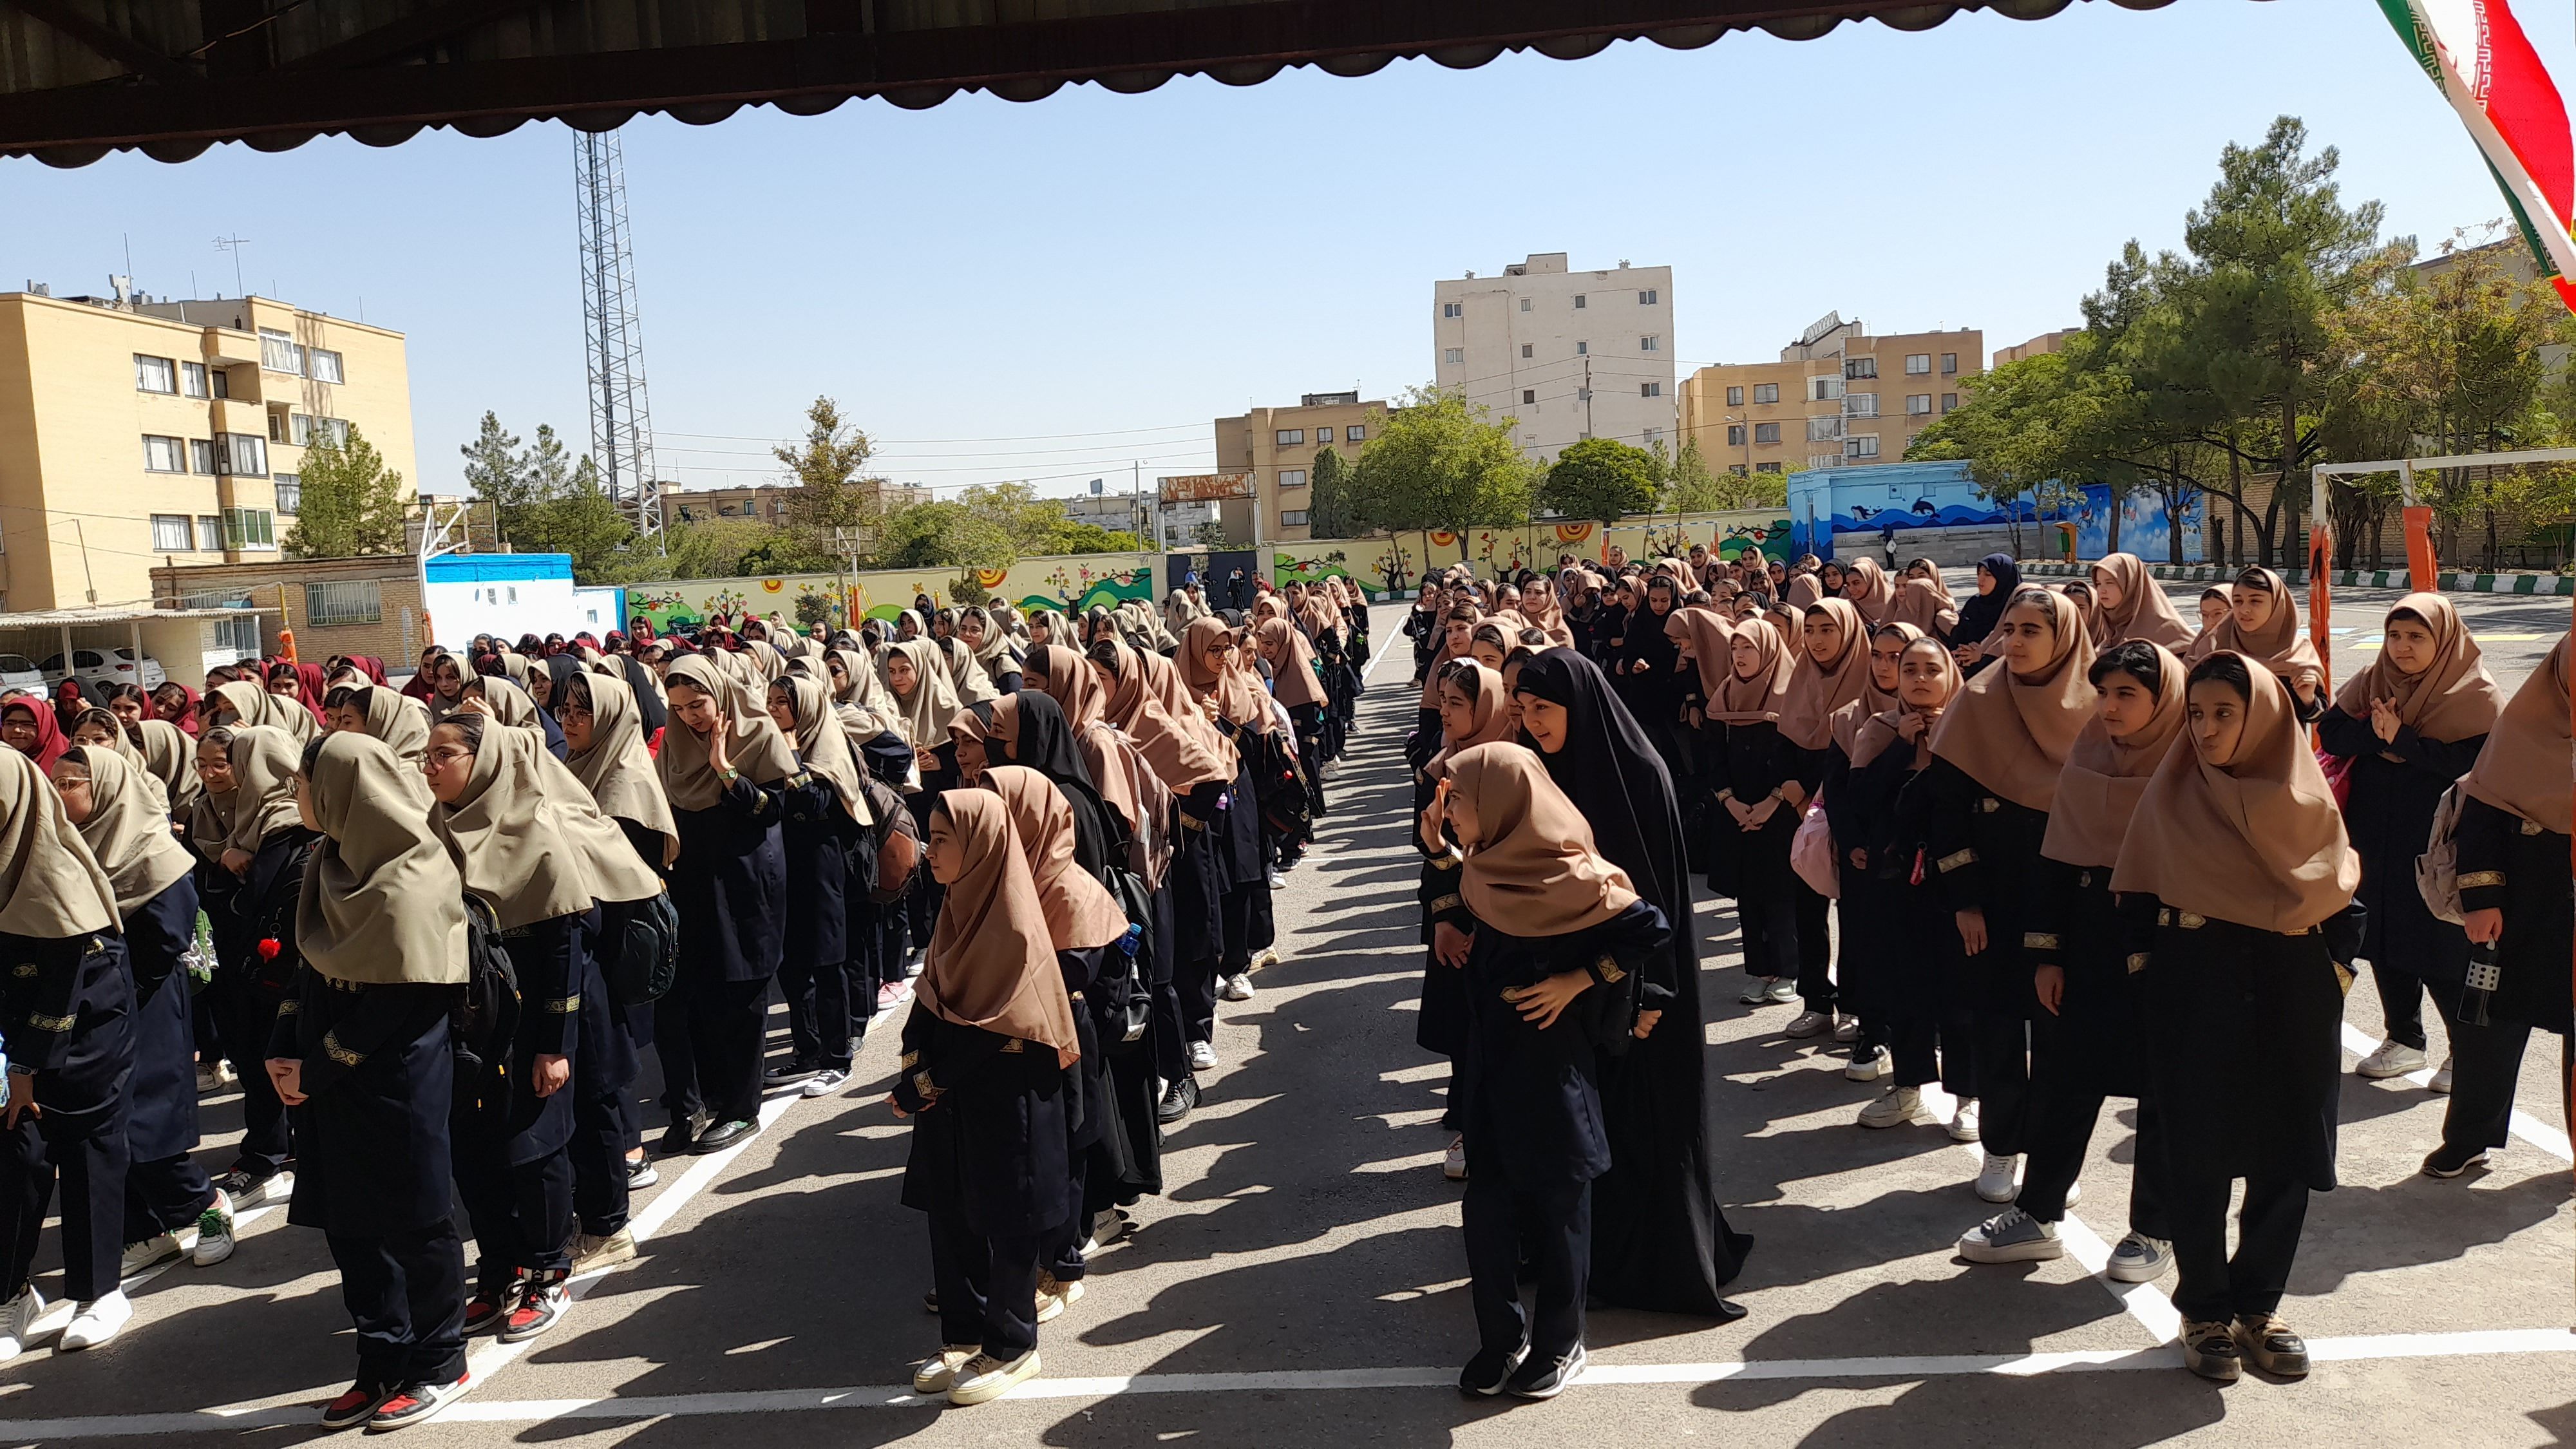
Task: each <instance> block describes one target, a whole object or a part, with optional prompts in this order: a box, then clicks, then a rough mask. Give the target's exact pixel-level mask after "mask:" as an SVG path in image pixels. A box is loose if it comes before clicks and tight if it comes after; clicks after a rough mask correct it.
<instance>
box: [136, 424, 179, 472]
mask: <svg viewBox="0 0 2576 1449" xmlns="http://www.w3.org/2000/svg"><path fill="white" fill-rule="evenodd" d="M182 456H183V455H182V454H181V453H180V451H179V440H178V439H177V438H164V437H158V436H155V435H154V434H151V433H145V434H144V435H143V471H144V472H146V473H185V472H187V471H188V465H187V464H185V463H183V462H181V461H180V458H181V457H182Z"/></svg>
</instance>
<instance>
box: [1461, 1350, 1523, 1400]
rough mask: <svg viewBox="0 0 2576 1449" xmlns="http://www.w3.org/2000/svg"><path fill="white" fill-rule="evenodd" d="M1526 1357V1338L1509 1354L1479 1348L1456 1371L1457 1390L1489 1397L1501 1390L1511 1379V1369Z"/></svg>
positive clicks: (1466, 1393) (1470, 1395)
mask: <svg viewBox="0 0 2576 1449" xmlns="http://www.w3.org/2000/svg"><path fill="white" fill-rule="evenodd" d="M1528 1357H1529V1343H1528V1341H1527V1340H1523V1341H1522V1343H1521V1345H1520V1346H1519V1347H1518V1348H1515V1349H1513V1350H1512V1351H1511V1352H1510V1353H1509V1354H1500V1353H1496V1352H1494V1351H1493V1350H1492V1349H1490V1348H1480V1349H1478V1350H1476V1356H1475V1357H1474V1358H1471V1359H1469V1360H1467V1366H1466V1367H1465V1368H1463V1369H1460V1370H1459V1371H1458V1392H1460V1393H1462V1394H1465V1395H1468V1396H1469V1397H1471V1398H1487V1399H1490V1398H1492V1397H1494V1396H1495V1395H1496V1394H1499V1393H1501V1392H1502V1391H1503V1386H1504V1385H1505V1384H1507V1383H1509V1382H1510V1381H1511V1377H1512V1370H1514V1369H1516V1368H1519V1367H1520V1366H1521V1361H1522V1360H1523V1359H1526V1358H1528Z"/></svg>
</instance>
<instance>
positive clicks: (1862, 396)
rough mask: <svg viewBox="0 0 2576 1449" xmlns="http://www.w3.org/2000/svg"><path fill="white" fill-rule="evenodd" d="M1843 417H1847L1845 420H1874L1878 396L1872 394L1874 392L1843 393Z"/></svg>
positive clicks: (1876, 413) (1876, 412) (1876, 414)
mask: <svg viewBox="0 0 2576 1449" xmlns="http://www.w3.org/2000/svg"><path fill="white" fill-rule="evenodd" d="M1843 416H1844V417H1847V418H1874V417H1877V416H1878V394H1877V393H1874V392H1847V393H1844V394H1843Z"/></svg>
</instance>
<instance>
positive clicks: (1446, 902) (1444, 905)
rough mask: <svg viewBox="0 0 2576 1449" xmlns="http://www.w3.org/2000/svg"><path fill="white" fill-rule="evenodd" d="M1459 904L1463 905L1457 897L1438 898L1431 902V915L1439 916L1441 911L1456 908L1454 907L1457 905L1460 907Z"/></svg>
mask: <svg viewBox="0 0 2576 1449" xmlns="http://www.w3.org/2000/svg"><path fill="white" fill-rule="evenodd" d="M1461 904H1464V902H1462V901H1461V900H1460V899H1459V897H1457V896H1455V895H1446V896H1442V897H1440V898H1439V899H1438V900H1436V901H1433V902H1432V903H1431V914H1433V915H1435V916H1436V915H1438V914H1440V913H1441V912H1442V911H1445V910H1449V909H1452V908H1454V907H1456V906H1459V905H1461Z"/></svg>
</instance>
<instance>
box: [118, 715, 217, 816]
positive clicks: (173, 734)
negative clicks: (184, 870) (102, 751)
mask: <svg viewBox="0 0 2576 1449" xmlns="http://www.w3.org/2000/svg"><path fill="white" fill-rule="evenodd" d="M134 728H135V731H136V732H137V733H138V734H140V735H141V736H142V739H141V740H140V741H139V742H137V744H136V746H135V750H136V752H137V753H138V754H140V755H141V756H142V757H143V768H144V769H145V770H147V771H150V772H151V775H152V778H154V779H155V780H158V781H160V782H161V793H162V795H164V796H165V797H167V798H168V800H169V801H170V813H171V814H172V815H173V816H175V817H179V818H182V819H184V818H186V817H187V815H188V814H189V812H190V811H192V810H194V809H195V808H196V804H197V797H198V796H200V795H203V794H204V793H205V786H204V785H202V784H200V783H198V780H197V742H196V741H195V740H193V739H191V738H189V737H188V736H187V735H185V734H182V733H180V730H179V727H178V726H177V725H174V724H172V723H170V722H169V721H168V720H165V719H147V720H145V721H143V722H142V723H141V724H138V725H136V726H135V727H134Z"/></svg>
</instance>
